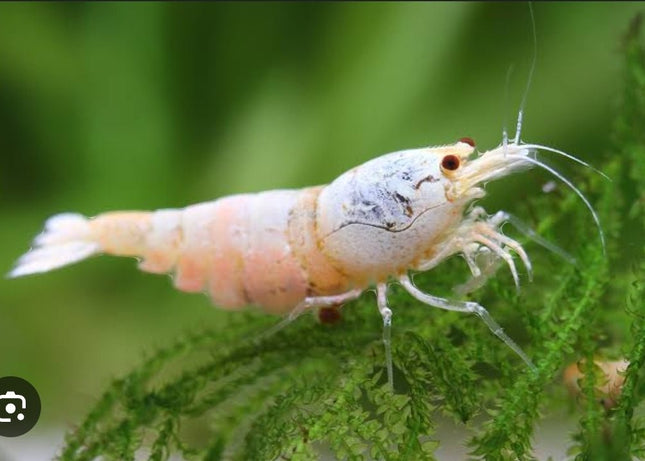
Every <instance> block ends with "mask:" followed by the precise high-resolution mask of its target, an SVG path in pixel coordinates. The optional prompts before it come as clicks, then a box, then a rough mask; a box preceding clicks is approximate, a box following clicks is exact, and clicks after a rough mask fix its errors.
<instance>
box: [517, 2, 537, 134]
mask: <svg viewBox="0 0 645 461" xmlns="http://www.w3.org/2000/svg"><path fill="white" fill-rule="evenodd" d="M529 12H530V13H531V30H532V32H533V59H532V60H531V68H530V70H529V77H528V79H527V80H526V88H524V94H523V95H522V102H521V103H520V110H519V112H518V113H517V125H516V127H515V140H514V143H515V144H519V143H520V134H521V132H522V121H523V119H524V106H525V105H526V97H527V95H528V94H529V89H530V88H531V80H533V72H534V71H535V61H537V33H536V31H535V15H534V14H533V4H532V3H531V2H529Z"/></svg>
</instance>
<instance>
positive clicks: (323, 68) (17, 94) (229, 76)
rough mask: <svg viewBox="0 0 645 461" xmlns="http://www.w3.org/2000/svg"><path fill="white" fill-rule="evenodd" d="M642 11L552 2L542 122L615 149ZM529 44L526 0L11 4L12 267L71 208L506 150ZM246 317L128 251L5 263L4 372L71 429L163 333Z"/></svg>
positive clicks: (546, 17)
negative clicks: (408, 155) (440, 154)
mask: <svg viewBox="0 0 645 461" xmlns="http://www.w3.org/2000/svg"><path fill="white" fill-rule="evenodd" d="M642 9H643V7H642V5H641V4H638V3H618V4H614V3H593V4H580V3H564V4H563V3H539V4H535V5H534V10H535V18H536V23H537V37H538V42H537V47H538V56H537V64H536V71H535V75H534V79H533V85H532V87H531V89H530V93H529V94H528V98H527V106H526V117H525V129H524V132H523V138H524V139H525V140H527V141H529V140H530V141H534V142H539V143H542V144H549V145H552V146H556V147H559V148H561V149H564V150H567V151H569V152H571V153H574V154H576V155H579V156H580V157H582V158H584V159H585V160H588V161H591V162H592V163H593V162H594V160H595V161H596V163H599V157H600V156H602V155H604V154H605V152H606V149H607V147H608V146H609V141H610V140H609V139H608V133H609V130H610V126H611V120H612V115H613V113H614V109H615V106H616V104H617V102H618V95H619V89H620V75H621V74H620V72H621V57H620V52H619V46H620V36H621V35H622V34H623V33H624V32H625V30H626V28H627V25H628V22H629V20H630V19H631V18H632V16H633V15H634V14H635V13H636V12H637V11H638V10H642ZM532 47H533V42H532V35H531V26H530V18H529V10H528V6H527V4H525V3H520V4H515V3H503V4H502V3H497V4H496V3H485V4H484V3H428V4H423V3H396V4H395V3H378V4H369V3H361V4H346V3H315V4H298V3H277V4H272V3H268V4H265V3H263V4H258V3H253V4H235V3H219V4H204V3H193V4H179V3H162V4H161V3H160V4H157V3H140V4H120V3H98V4H94V3H86V4H72V3H66V4H6V3H5V4H1V5H0V158H1V159H2V161H1V162H0V223H1V225H0V271H2V272H7V271H9V269H10V268H11V266H12V264H13V262H14V261H15V260H16V258H18V257H19V256H20V255H21V254H22V253H24V252H25V251H26V250H27V249H28V248H29V244H30V242H31V239H32V238H33V237H34V236H35V235H36V234H37V233H38V232H39V231H40V230H41V228H42V225H43V222H44V220H45V219H46V218H47V217H48V216H50V215H53V214H55V213H59V212H63V211H78V212H81V213H84V214H87V215H90V216H91V215H95V214H98V213H100V212H102V211H107V210H116V209H155V208H167V207H182V206H185V205H188V204H191V203H196V202H200V201H207V200H211V199H214V198H216V197H219V196H222V195H227V194H232V193H237V192H249V191H260V190H265V189H274V188H296V187H302V186H307V185H314V184H320V183H326V182H329V181H330V180H332V179H333V178H334V177H336V176H337V175H338V174H340V173H341V172H343V171H344V170H346V169H349V168H350V167H353V166H355V165H357V164H359V163H361V162H363V161H366V160H368V159H370V158H372V157H374V156H377V155H380V154H383V153H386V152H390V151H394V150H399V149H403V148H411V147H419V146H423V145H432V144H447V143H451V142H453V141H454V140H456V139H458V138H460V137H463V136H471V137H473V138H474V139H475V140H476V141H477V143H478V146H479V147H480V148H481V149H482V150H485V149H488V148H491V147H494V146H495V145H497V144H498V143H499V142H500V139H501V132H502V126H503V124H504V120H505V119H506V120H509V122H508V123H507V124H508V125H509V128H512V127H513V126H514V118H515V114H516V111H517V108H518V105H519V101H520V99H521V96H522V92H523V89H524V86H525V85H526V78H527V72H528V68H529V66H530V62H531V57H532ZM511 64H514V71H513V73H512V75H511V80H510V85H509V86H508V91H507V93H508V97H507V98H505V96H504V94H505V80H506V73H507V69H508V67H509V65H511ZM510 131H511V132H512V131H513V130H512V129H511V130H510ZM564 171H565V172H567V173H568V174H572V175H573V177H574V178H576V177H577V178H582V177H584V175H587V174H589V172H588V171H581V170H579V169H575V168H573V167H569V166H566V167H565V168H564ZM546 180H547V176H545V175H543V174H542V173H540V172H537V171H534V172H531V173H528V174H527V173H524V174H522V175H520V176H519V177H516V178H508V179H506V180H504V181H501V182H500V183H499V184H496V185H495V186H494V187H491V188H489V190H490V191H491V196H490V197H488V198H487V199H486V200H485V202H484V205H485V206H487V208H489V210H491V211H494V210H496V209H498V208H500V207H501V208H505V209H507V210H509V211H511V212H513V213H515V214H518V215H520V216H522V215H523V211H522V210H523V209H522V198H523V197H527V196H529V195H531V194H537V193H541V191H540V186H541V185H542V184H543V183H544V182H545V181H546ZM556 199H557V197H554V200H556ZM581 206H582V205H581ZM524 214H525V213H524ZM590 225H592V221H591V218H590ZM560 243H561V244H562V246H564V247H567V246H568V245H569V246H570V245H573V244H575V241H572V240H569V241H565V242H564V243H562V242H560ZM537 270H538V271H539V268H537ZM230 315H235V314H230V313H226V312H222V311H219V310H217V309H214V308H212V307H211V305H210V302H209V300H208V299H207V298H206V297H203V296H200V295H189V294H185V293H180V292H177V291H175V290H173V289H172V287H171V283H170V281H169V279H168V278H167V277H163V276H154V275H150V274H144V273H141V272H138V271H137V270H136V267H135V263H134V261H133V260H128V259H117V258H107V257H106V258H94V259H91V260H90V261H87V262H85V263H83V264H80V265H76V266H73V267H70V268H67V269H65V270H60V271H56V272H53V273H51V274H46V275H41V276H34V277H28V278H24V279H16V280H7V279H0V376H4V375H19V376H22V377H24V378H27V379H28V380H30V381H31V382H32V383H33V384H34V385H35V386H36V388H37V389H38V390H39V391H40V393H41V398H42V401H43V412H42V416H41V421H40V423H39V425H38V426H37V428H36V430H35V431H37V430H44V429H43V428H47V427H58V428H60V427H71V425H73V424H74V423H77V422H78V421H79V420H80V418H81V417H82V416H83V415H84V414H85V412H86V411H87V410H88V409H89V407H90V406H91V405H92V403H93V402H94V401H95V399H96V398H97V397H98V396H99V395H100V392H101V390H102V389H103V388H104V386H105V385H106V384H107V382H108V381H109V380H111V379H112V378H114V377H117V376H119V375H121V374H122V373H123V372H124V371H126V370H128V369H130V368H132V367H133V366H134V365H136V364H137V363H138V361H139V360H140V359H141V358H142V357H143V355H144V354H145V353H146V351H152V350H154V349H155V348H157V347H158V346H161V345H163V344H165V343H167V342H168V341H172V340H173V338H174V337H176V335H178V334H180V333H181V332H185V331H188V330H191V329H194V328H199V327H203V326H216V325H218V324H219V323H222V322H225V319H226V317H227V316H230ZM375 315H377V314H376V310H375Z"/></svg>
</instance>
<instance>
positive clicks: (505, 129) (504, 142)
mask: <svg viewBox="0 0 645 461" xmlns="http://www.w3.org/2000/svg"><path fill="white" fill-rule="evenodd" d="M512 73H513V64H512V63H511V64H510V65H509V66H508V70H507V71H506V83H505V84H504V125H503V126H502V146H504V152H506V146H508V116H507V114H506V110H507V109H506V108H507V107H508V88H509V86H510V83H511V74H512Z"/></svg>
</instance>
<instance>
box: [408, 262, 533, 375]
mask: <svg viewBox="0 0 645 461" xmlns="http://www.w3.org/2000/svg"><path fill="white" fill-rule="evenodd" d="M399 282H400V283H401V285H403V287H404V288H405V290H406V291H407V292H408V293H410V295H412V297H414V298H415V299H417V300H419V301H421V302H422V303H424V304H426V305H428V306H432V307H438V308H440V309H445V310H448V311H455V312H466V313H470V314H476V315H477V316H478V317H479V318H481V319H482V320H483V321H484V323H485V324H486V326H488V328H489V329H490V331H492V332H493V334H494V335H495V336H497V337H498V338H499V339H501V340H502V341H504V343H506V345H507V346H508V347H510V348H511V349H512V350H513V352H515V353H516V354H517V355H519V356H520V358H521V359H522V360H524V362H526V364H527V365H528V366H529V368H531V369H532V370H535V369H536V368H535V365H533V362H531V359H530V358H529V357H528V356H527V355H526V354H525V353H524V351H523V350H522V349H521V348H520V346H518V345H517V344H516V343H515V341H513V340H512V339H511V338H510V337H509V336H508V335H507V334H506V333H504V330H503V329H502V327H501V326H499V324H498V323H497V322H496V321H495V320H494V319H493V317H491V315H490V314H489V313H488V311H487V310H486V309H485V308H484V307H483V306H481V305H479V304H477V303H475V302H472V301H466V302H464V301H449V300H447V299H444V298H439V297H436V296H432V295H429V294H427V293H424V292H422V291H421V290H419V289H418V288H417V287H415V286H414V284H413V283H412V280H410V277H409V276H408V275H407V274H403V275H401V276H400V277H399Z"/></svg>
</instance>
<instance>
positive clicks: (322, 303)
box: [260, 289, 363, 339]
mask: <svg viewBox="0 0 645 461" xmlns="http://www.w3.org/2000/svg"><path fill="white" fill-rule="evenodd" d="M361 293H363V290H362V289H356V290H351V291H348V292H346V293H341V294H339V295H332V296H314V297H310V298H305V299H304V300H303V301H302V302H300V303H299V304H298V305H297V306H296V307H294V308H293V309H292V310H291V312H289V315H287V316H286V317H285V318H284V319H282V320H281V321H280V322H278V323H277V324H276V325H274V326H273V327H271V328H269V329H268V330H267V331H266V332H264V333H263V334H262V335H260V338H262V339H263V338H266V337H268V336H271V335H273V334H275V333H277V332H278V331H280V330H282V329H283V328H284V327H285V326H287V325H288V324H290V323H291V322H293V321H294V320H295V319H297V318H298V317H299V316H300V314H302V313H303V312H305V311H306V310H307V309H312V308H316V307H329V306H335V305H338V304H343V303H346V302H348V301H351V300H353V299H356V298H358V297H359V296H360V295H361Z"/></svg>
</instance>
